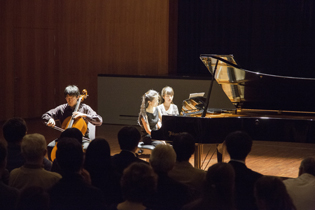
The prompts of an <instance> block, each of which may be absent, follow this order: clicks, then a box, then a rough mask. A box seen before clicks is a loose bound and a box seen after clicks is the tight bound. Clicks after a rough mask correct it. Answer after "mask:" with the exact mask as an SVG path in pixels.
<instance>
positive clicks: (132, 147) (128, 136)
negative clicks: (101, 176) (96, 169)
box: [112, 126, 148, 174]
mask: <svg viewBox="0 0 315 210" xmlns="http://www.w3.org/2000/svg"><path fill="white" fill-rule="evenodd" d="M140 139H141V135H140V132H139V131H138V130H137V128H135V127H132V126H127V127H123V128H122V129H120V131H119V132H118V143H119V146H120V149H121V152H120V153H119V154H116V155H114V156H113V157H112V163H113V166H114V167H115V169H116V170H117V171H118V172H119V173H120V174H122V173H123V171H124V169H125V168H127V167H128V166H129V165H130V164H131V163H133V162H143V163H146V164H148V163H147V162H145V161H143V160H141V159H139V158H138V157H137V155H136V153H135V152H136V150H137V147H138V143H139V141H140Z"/></svg>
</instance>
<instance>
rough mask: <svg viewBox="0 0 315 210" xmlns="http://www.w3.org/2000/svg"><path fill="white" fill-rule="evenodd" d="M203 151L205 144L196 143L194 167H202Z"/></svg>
mask: <svg viewBox="0 0 315 210" xmlns="http://www.w3.org/2000/svg"><path fill="white" fill-rule="evenodd" d="M202 153H203V144H195V155H194V158H195V160H194V167H195V168H200V167H201V155H202Z"/></svg>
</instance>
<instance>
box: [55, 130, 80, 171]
mask: <svg viewBox="0 0 315 210" xmlns="http://www.w3.org/2000/svg"><path fill="white" fill-rule="evenodd" d="M82 137H83V135H82V132H81V131H80V130H79V129H77V128H67V129H66V130H64V131H63V132H62V133H61V134H60V136H59V138H58V139H57V140H56V142H58V141H59V140H60V139H62V138H74V139H76V140H77V141H78V142H79V143H80V144H82ZM55 147H56V148H54V149H53V151H52V154H53V156H56V151H57V148H58V144H57V145H55ZM51 171H54V172H57V173H59V174H61V169H60V167H59V164H58V161H57V160H56V159H54V160H53V164H52V167H51Z"/></svg>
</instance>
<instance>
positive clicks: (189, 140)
mask: <svg viewBox="0 0 315 210" xmlns="http://www.w3.org/2000/svg"><path fill="white" fill-rule="evenodd" d="M173 148H174V150H175V152H176V163H175V166H174V168H173V169H172V170H171V171H170V172H169V173H168V175H169V176H170V177H171V178H172V179H174V180H177V181H179V182H181V183H183V184H186V185H188V186H189V187H190V188H191V189H192V191H194V192H196V194H197V195H200V194H201V191H202V186H203V181H204V179H205V176H206V172H205V171H204V170H201V169H197V168H194V167H193V166H192V165H191V164H190V163H189V159H190V157H191V156H192V155H193V154H194V152H195V140H194V137H193V136H192V135H190V134H189V133H181V134H179V135H177V136H175V138H174V140H173Z"/></svg>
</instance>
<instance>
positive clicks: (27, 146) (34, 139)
mask: <svg viewBox="0 0 315 210" xmlns="http://www.w3.org/2000/svg"><path fill="white" fill-rule="evenodd" d="M21 152H22V155H23V157H24V158H25V160H26V162H35V163H37V162H39V161H40V162H42V159H43V158H44V156H45V154H46V140H45V137H44V136H43V135H41V134H38V133H34V134H27V135H25V136H24V138H23V140H22V143H21Z"/></svg>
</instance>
